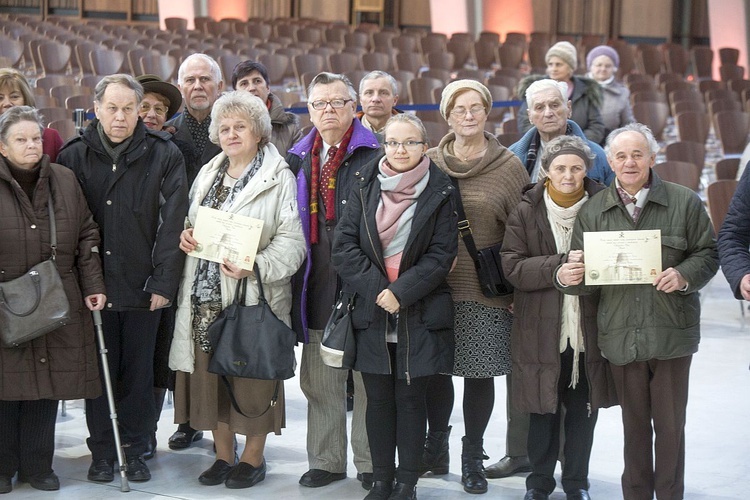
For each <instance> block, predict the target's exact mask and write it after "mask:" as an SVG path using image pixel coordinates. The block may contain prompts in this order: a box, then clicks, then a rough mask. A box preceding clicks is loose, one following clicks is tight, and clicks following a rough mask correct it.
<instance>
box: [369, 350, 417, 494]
mask: <svg viewBox="0 0 750 500" xmlns="http://www.w3.org/2000/svg"><path fill="white" fill-rule="evenodd" d="M388 350H389V353H390V356H391V366H396V344H388ZM430 378H431V377H416V378H412V379H411V383H407V382H406V380H405V379H399V378H397V377H396V376H395V375H393V374H391V375H375V374H372V373H362V380H363V381H364V384H365V391H366V392H367V414H366V423H367V438H368V439H369V441H370V454H371V455H372V473H373V480H375V481H393V479H394V478H395V479H396V480H397V481H398V482H400V483H406V484H412V485H414V484H417V480H418V479H419V462H420V459H421V458H422V449H423V448H424V436H425V432H426V430H427V429H426V428H427V416H426V409H425V392H426V390H427V383H428V382H429V380H430ZM397 449H398V474H396V464H395V457H396V450H397Z"/></svg>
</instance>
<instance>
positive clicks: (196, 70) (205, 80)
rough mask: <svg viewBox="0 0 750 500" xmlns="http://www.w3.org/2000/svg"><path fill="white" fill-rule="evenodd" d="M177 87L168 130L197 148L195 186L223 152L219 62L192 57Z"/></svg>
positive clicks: (191, 174)
mask: <svg viewBox="0 0 750 500" xmlns="http://www.w3.org/2000/svg"><path fill="white" fill-rule="evenodd" d="M177 85H178V87H179V88H180V92H182V98H183V101H184V103H185V109H184V110H183V112H182V113H181V114H180V115H178V116H177V117H176V118H173V119H172V120H170V121H168V122H167V127H170V126H171V127H174V128H176V129H177V131H176V132H175V133H174V136H175V139H177V140H178V141H184V142H188V143H190V144H193V146H194V147H195V158H196V159H195V160H194V161H193V162H191V164H190V165H186V167H187V175H188V181H189V183H190V185H192V183H193V180H194V179H195V176H196V175H198V171H199V170H200V169H201V167H202V166H203V165H205V164H206V163H208V161H209V160H210V159H211V158H213V157H214V156H216V155H217V154H219V153H220V152H221V148H220V147H219V146H218V145H216V144H214V143H212V142H211V141H209V140H208V126H209V124H210V123H211V110H212V109H213V107H214V103H215V102H216V99H218V98H219V96H220V95H221V92H222V90H223V89H224V80H223V78H222V76H221V68H220V67H219V64H218V63H217V62H216V61H214V60H213V59H212V58H211V57H209V56H207V55H206V54H192V55H190V56H188V57H186V58H185V60H184V61H183V62H182V64H181V65H180V69H179V70H178V72H177ZM188 446H189V445H188Z"/></svg>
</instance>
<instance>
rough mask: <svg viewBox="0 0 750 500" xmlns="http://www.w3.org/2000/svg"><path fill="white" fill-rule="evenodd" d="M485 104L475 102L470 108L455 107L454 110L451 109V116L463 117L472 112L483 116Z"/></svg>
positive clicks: (474, 114)
mask: <svg viewBox="0 0 750 500" xmlns="http://www.w3.org/2000/svg"><path fill="white" fill-rule="evenodd" d="M485 111H486V110H485V109H484V106H482V105H481V104H475V105H473V106H472V107H470V108H469V109H466V108H463V107H462V108H453V111H451V116H452V117H454V118H463V117H465V116H466V113H471V116H482V115H483V114H484V113H485Z"/></svg>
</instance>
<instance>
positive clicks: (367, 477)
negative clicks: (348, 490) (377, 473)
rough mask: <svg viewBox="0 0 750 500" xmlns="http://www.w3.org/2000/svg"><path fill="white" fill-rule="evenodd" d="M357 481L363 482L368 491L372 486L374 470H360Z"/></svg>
mask: <svg viewBox="0 0 750 500" xmlns="http://www.w3.org/2000/svg"><path fill="white" fill-rule="evenodd" d="M357 481H359V482H360V483H362V487H363V488H364V489H366V490H367V491H370V488H372V472H358V473H357Z"/></svg>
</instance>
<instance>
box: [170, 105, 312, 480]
mask: <svg viewBox="0 0 750 500" xmlns="http://www.w3.org/2000/svg"><path fill="white" fill-rule="evenodd" d="M270 137H271V121H270V118H269V116H268V111H267V109H266V107H265V104H264V103H263V102H262V101H261V100H260V99H259V98H258V97H256V96H253V95H252V94H249V93H247V92H230V93H228V94H225V95H224V96H222V97H221V98H220V99H218V100H217V101H216V103H215V104H214V106H213V110H212V111H211V125H210V128H209V138H210V139H211V141H213V142H214V143H217V144H219V145H220V146H221V149H222V153H220V154H219V155H217V156H216V157H215V158H214V159H212V160H211V161H210V162H209V163H207V164H206V165H204V166H203V168H202V169H201V171H200V172H199V173H198V177H197V178H196V179H195V182H194V183H193V187H192V189H191V191H190V210H189V212H188V224H187V225H188V226H190V227H188V229H185V230H184V231H183V233H182V235H181V238H180V248H181V249H182V250H183V251H184V252H185V253H190V252H191V251H193V250H194V249H195V248H196V245H198V244H199V243H201V242H199V241H196V240H195V239H194V238H193V229H192V225H193V224H195V220H196V216H197V213H198V208H199V207H201V206H206V207H210V208H214V209H219V210H223V211H226V212H230V213H234V214H240V215H245V216H249V217H254V218H257V219H262V220H263V222H264V224H263V232H262V235H261V238H260V244H259V246H258V253H257V255H256V259H255V261H256V263H257V264H258V271H259V273H260V278H261V280H262V282H263V289H264V293H265V296H266V299H267V300H268V303H269V305H270V306H271V309H272V310H273V312H274V313H275V314H276V315H277V316H278V317H279V318H280V319H281V320H282V321H285V322H286V323H287V324H288V323H289V322H290V311H291V307H292V289H291V284H290V282H291V277H292V275H293V274H294V273H295V271H297V268H298V267H299V266H300V264H301V263H302V260H303V258H304V254H305V241H304V237H303V233H302V226H301V223H300V219H299V215H298V212H297V203H296V194H297V193H296V184H295V181H294V176H293V175H292V173H291V171H290V170H289V166H288V165H287V163H286V162H285V161H284V158H283V157H282V156H281V155H280V154H279V152H278V151H277V150H276V148H275V147H274V146H273V145H272V144H270V143H269V139H270ZM248 276H249V277H250V280H249V281H250V282H249V283H248V287H247V297H246V302H245V303H246V304H247V305H252V304H256V303H257V302H258V286H257V281H256V279H255V278H256V277H255V276H254V274H253V272H252V271H247V270H244V269H242V268H240V267H239V266H237V264H236V263H235V262H231V261H230V260H229V259H224V262H223V263H215V262H209V261H207V260H204V259H198V258H195V257H192V256H190V255H188V257H187V259H186V261H185V270H184V272H183V277H182V284H181V285H180V293H179V296H178V306H177V318H176V326H175V333H174V340H173V343H172V348H171V351H170V360H169V365H170V368H172V369H173V370H177V371H178V373H177V380H176V388H175V421H176V422H177V423H182V422H187V421H189V422H190V424H191V426H193V427H194V428H195V429H200V430H211V431H213V436H214V442H215V444H216V461H215V462H214V464H213V465H212V466H211V467H210V468H209V469H208V470H206V471H204V472H203V473H202V474H201V475H200V477H199V478H198V480H199V482H200V483H201V484H203V485H209V486H211V485H218V484H222V483H224V484H225V485H226V487H228V488H248V487H251V486H253V485H255V484H257V483H258V482H259V481H262V480H263V479H264V478H265V474H266V463H265V459H264V457H263V450H264V448H265V442H266V435H267V434H268V433H270V432H273V433H275V434H280V433H281V428H282V427H284V426H285V414H284V393H283V382H282V381H273V380H255V379H246V378H232V377H229V379H230V382H231V383H232V385H233V387H234V392H235V395H236V397H237V402H238V404H239V407H240V409H241V410H242V412H243V413H244V414H245V415H259V414H261V413H262V415H261V416H259V417H257V418H246V417H245V416H243V415H242V414H240V413H238V412H237V411H235V410H234V408H233V407H232V405H231V403H230V400H229V398H228V394H227V391H226V389H225V388H224V387H223V386H222V385H221V379H220V377H218V376H217V375H214V374H212V373H209V372H208V362H209V360H210V357H211V346H210V343H209V342H208V338H207V328H208V326H209V325H210V324H211V323H212V322H213V321H214V319H216V317H217V315H218V314H219V312H221V310H222V309H224V308H225V307H227V306H228V305H229V304H231V303H232V301H233V300H234V295H235V289H236V285H237V280H239V279H242V278H245V277H248ZM277 383H278V384H279V386H280V388H279V393H278V403H277V404H276V405H275V406H273V407H270V408H268V401H269V400H270V399H271V397H272V395H273V394H274V391H275V390H276V388H277V387H278V386H277ZM266 408H268V411H265V412H264V410H266ZM236 434H242V435H245V436H246V437H247V439H246V444H245V448H244V450H243V451H242V454H241V456H240V457H239V462H237V458H236V453H235V448H234V443H235V435H236Z"/></svg>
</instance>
